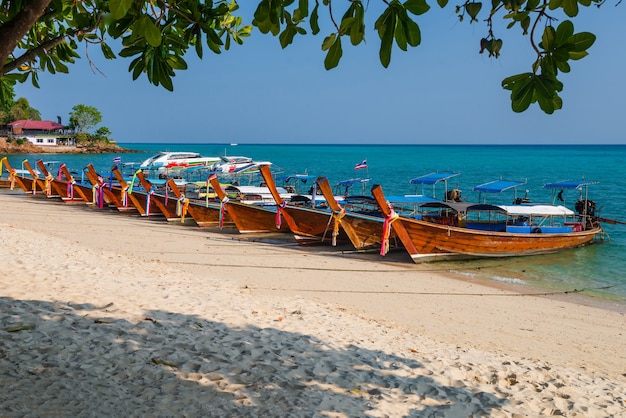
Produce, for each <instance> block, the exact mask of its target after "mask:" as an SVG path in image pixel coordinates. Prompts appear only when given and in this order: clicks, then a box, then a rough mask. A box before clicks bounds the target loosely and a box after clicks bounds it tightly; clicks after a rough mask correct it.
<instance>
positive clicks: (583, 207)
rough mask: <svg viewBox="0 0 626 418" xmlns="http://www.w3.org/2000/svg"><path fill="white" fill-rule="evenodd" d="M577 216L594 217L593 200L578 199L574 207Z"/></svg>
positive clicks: (594, 203)
mask: <svg viewBox="0 0 626 418" xmlns="http://www.w3.org/2000/svg"><path fill="white" fill-rule="evenodd" d="M574 209H576V212H577V213H578V214H579V215H587V216H591V217H594V216H595V215H596V202H594V201H593V200H584V199H578V200H577V201H576V205H575V206H574Z"/></svg>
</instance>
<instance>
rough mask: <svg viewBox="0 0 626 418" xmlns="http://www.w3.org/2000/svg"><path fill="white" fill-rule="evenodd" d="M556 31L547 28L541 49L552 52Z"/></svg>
mask: <svg viewBox="0 0 626 418" xmlns="http://www.w3.org/2000/svg"><path fill="white" fill-rule="evenodd" d="M555 36H556V31H555V30H554V27H553V26H546V28H545V29H544V31H543V36H542V37H541V47H542V48H543V49H545V50H546V51H548V52H550V51H552V50H553V49H554V40H555Z"/></svg>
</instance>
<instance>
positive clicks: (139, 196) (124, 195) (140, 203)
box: [111, 165, 146, 216]
mask: <svg viewBox="0 0 626 418" xmlns="http://www.w3.org/2000/svg"><path fill="white" fill-rule="evenodd" d="M111 173H112V174H113V176H114V177H115V179H116V180H117V181H118V183H119V184H120V196H121V200H122V204H123V205H124V204H125V205H126V206H127V207H129V208H130V207H133V208H135V209H136V210H137V211H138V212H139V214H140V215H142V216H146V195H145V194H143V193H130V192H129V191H131V189H130V185H129V184H128V183H126V180H124V176H123V175H122V173H121V172H120V170H119V168H118V167H117V165H114V166H113V167H111Z"/></svg>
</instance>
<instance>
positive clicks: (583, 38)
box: [571, 32, 596, 58]
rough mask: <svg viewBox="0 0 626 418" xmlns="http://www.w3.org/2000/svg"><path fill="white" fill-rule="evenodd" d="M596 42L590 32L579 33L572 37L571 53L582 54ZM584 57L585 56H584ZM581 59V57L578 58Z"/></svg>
mask: <svg viewBox="0 0 626 418" xmlns="http://www.w3.org/2000/svg"><path fill="white" fill-rule="evenodd" d="M595 41H596V35H594V34H593V33H590V32H580V33H577V34H576V35H574V36H573V37H572V39H571V42H572V44H573V48H572V51H573V52H583V51H586V50H587V49H589V48H591V46H592V45H593V44H594V42H595ZM585 55H586V54H585ZM580 58H582V57H580Z"/></svg>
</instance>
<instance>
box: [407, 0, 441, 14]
mask: <svg viewBox="0 0 626 418" xmlns="http://www.w3.org/2000/svg"><path fill="white" fill-rule="evenodd" d="M446 3H447V1H446ZM441 7H444V6H441ZM404 8H405V9H406V10H407V11H408V12H410V13H413V14H414V15H418V16H419V15H421V14H424V13H426V12H427V11H428V10H430V6H429V5H428V4H427V3H426V0H407V1H405V2H404Z"/></svg>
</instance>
